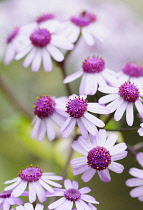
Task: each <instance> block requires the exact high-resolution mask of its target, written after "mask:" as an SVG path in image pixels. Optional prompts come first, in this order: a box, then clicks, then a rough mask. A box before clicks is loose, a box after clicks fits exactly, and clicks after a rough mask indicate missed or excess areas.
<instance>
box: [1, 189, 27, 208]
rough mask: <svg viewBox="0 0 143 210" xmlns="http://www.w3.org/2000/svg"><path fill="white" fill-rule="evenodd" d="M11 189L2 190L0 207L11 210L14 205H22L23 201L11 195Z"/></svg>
mask: <svg viewBox="0 0 143 210" xmlns="http://www.w3.org/2000/svg"><path fill="white" fill-rule="evenodd" d="M11 192H12V191H11V190H8V191H3V192H0V209H3V210H9V209H10V206H12V205H21V204H22V203H23V201H22V200H21V199H20V198H16V197H14V196H12V195H11Z"/></svg>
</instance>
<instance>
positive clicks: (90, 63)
mask: <svg viewBox="0 0 143 210" xmlns="http://www.w3.org/2000/svg"><path fill="white" fill-rule="evenodd" d="M104 68H105V62H104V60H103V59H102V58H98V57H93V58H87V59H85V60H84V62H83V64H82V69H83V71H84V72H86V73H98V72H102V71H103V70H104Z"/></svg>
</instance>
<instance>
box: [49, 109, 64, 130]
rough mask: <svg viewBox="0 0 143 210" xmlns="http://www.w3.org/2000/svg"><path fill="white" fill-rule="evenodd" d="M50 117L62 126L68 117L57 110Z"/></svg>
mask: <svg viewBox="0 0 143 210" xmlns="http://www.w3.org/2000/svg"><path fill="white" fill-rule="evenodd" d="M50 118H51V119H52V120H53V122H54V123H55V124H56V125H57V126H58V127H59V128H60V127H61V126H62V125H63V123H64V122H65V120H66V118H65V117H64V116H61V115H60V114H59V113H57V112H56V111H55V112H54V113H53V114H52V115H51V116H50Z"/></svg>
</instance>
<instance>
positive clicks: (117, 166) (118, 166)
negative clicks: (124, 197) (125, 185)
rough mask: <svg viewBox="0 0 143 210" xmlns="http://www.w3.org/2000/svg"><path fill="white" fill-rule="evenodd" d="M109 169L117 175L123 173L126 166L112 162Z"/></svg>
mask: <svg viewBox="0 0 143 210" xmlns="http://www.w3.org/2000/svg"><path fill="white" fill-rule="evenodd" d="M108 168H109V169H110V170H111V171H114V172H116V173H119V174H120V173H122V172H123V170H124V166H123V165H121V164H120V163H116V162H112V163H111V164H110V165H109V166H108Z"/></svg>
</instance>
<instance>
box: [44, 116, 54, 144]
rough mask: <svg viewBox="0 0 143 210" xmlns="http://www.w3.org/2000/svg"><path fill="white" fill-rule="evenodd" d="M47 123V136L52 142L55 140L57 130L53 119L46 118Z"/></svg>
mask: <svg viewBox="0 0 143 210" xmlns="http://www.w3.org/2000/svg"><path fill="white" fill-rule="evenodd" d="M45 121H46V128H47V136H48V138H49V140H50V141H52V140H53V139H55V136H56V133H55V128H54V126H53V123H52V121H51V119H49V118H46V119H45Z"/></svg>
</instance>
